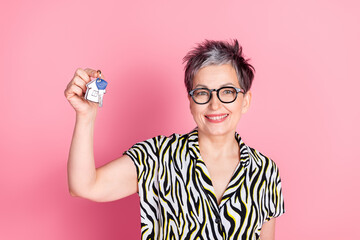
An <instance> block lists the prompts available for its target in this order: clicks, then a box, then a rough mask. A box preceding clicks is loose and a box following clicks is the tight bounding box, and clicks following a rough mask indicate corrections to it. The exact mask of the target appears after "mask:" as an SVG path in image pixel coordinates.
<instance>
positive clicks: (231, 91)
mask: <svg viewBox="0 0 360 240" xmlns="http://www.w3.org/2000/svg"><path fill="white" fill-rule="evenodd" d="M223 94H226V95H230V94H234V91H233V90H229V89H227V90H224V91H223Z"/></svg>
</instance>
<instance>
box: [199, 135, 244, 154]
mask: <svg viewBox="0 0 360 240" xmlns="http://www.w3.org/2000/svg"><path fill="white" fill-rule="evenodd" d="M198 137H199V148H200V154H201V155H202V156H203V157H206V158H207V159H209V157H210V156H212V157H214V158H215V159H224V158H222V157H230V156H234V155H239V144H238V142H237V141H236V139H235V131H234V132H230V133H229V134H226V135H216V136H214V135H210V136H209V135H206V134H203V133H202V132H200V131H199V132H198ZM212 157H211V158H212Z"/></svg>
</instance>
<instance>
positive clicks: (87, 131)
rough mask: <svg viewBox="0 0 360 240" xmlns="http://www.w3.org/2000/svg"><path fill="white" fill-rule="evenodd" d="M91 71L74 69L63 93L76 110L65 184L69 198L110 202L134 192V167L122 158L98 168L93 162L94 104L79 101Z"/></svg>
mask: <svg viewBox="0 0 360 240" xmlns="http://www.w3.org/2000/svg"><path fill="white" fill-rule="evenodd" d="M97 76H98V75H97V72H96V71H95V70H92V69H85V70H83V69H78V70H77V71H76V72H75V75H74V78H73V79H72V80H71V82H70V83H69V84H68V86H67V88H66V90H65V96H66V98H67V99H68V101H69V103H70V104H71V105H72V107H73V108H74V109H75V111H76V123H75V129H74V133H73V138H72V142H71V146H70V152H69V159H68V184H69V191H70V193H71V195H73V196H79V197H83V198H87V199H90V200H93V201H112V200H116V199H119V198H123V197H126V196H128V195H130V194H132V193H135V192H136V191H137V175H136V168H135V166H134V164H133V163H132V160H131V159H130V157H128V156H122V157H120V158H119V159H117V160H114V161H112V162H110V163H108V164H106V165H104V166H102V167H100V168H98V169H96V168H95V161H94V150H93V145H94V124H95V118H96V114H97V108H98V105H97V104H96V103H92V102H89V101H87V100H85V99H84V98H83V96H84V94H85V92H86V84H87V83H88V82H90V80H91V77H97Z"/></svg>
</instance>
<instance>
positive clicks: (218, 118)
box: [205, 114, 229, 121]
mask: <svg viewBox="0 0 360 240" xmlns="http://www.w3.org/2000/svg"><path fill="white" fill-rule="evenodd" d="M227 116H229V114H221V115H206V116H205V117H206V118H207V119H209V120H212V121H221V120H223V119H224V118H226V117H227Z"/></svg>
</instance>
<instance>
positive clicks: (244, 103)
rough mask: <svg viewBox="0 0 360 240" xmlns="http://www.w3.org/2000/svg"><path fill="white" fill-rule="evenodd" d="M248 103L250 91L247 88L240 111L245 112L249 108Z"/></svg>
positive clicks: (249, 101)
mask: <svg viewBox="0 0 360 240" xmlns="http://www.w3.org/2000/svg"><path fill="white" fill-rule="evenodd" d="M250 103H251V91H250V90H249V91H247V92H246V93H245V94H244V97H243V102H242V110H241V112H242V113H246V112H247V111H248V110H249V108H250Z"/></svg>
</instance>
